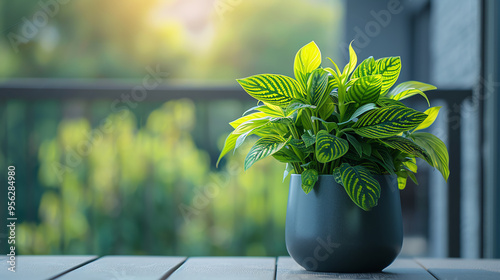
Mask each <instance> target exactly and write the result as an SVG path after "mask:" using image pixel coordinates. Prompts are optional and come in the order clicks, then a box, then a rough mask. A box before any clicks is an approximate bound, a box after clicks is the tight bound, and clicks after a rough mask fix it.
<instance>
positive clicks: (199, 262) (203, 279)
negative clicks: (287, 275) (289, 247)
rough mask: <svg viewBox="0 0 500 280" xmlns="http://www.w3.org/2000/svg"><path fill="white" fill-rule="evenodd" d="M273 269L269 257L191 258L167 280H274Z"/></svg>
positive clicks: (272, 261)
mask: <svg viewBox="0 0 500 280" xmlns="http://www.w3.org/2000/svg"><path fill="white" fill-rule="evenodd" d="M275 267H276V259H275V258H269V257H193V258H189V259H188V260H187V261H186V262H185V263H184V264H183V265H182V266H181V267H179V269H177V270H176V271H175V272H174V273H172V275H171V276H170V277H168V280H193V279H196V280H212V279H213V280H220V279H231V280H238V279H245V280H251V279H256V280H274V275H275Z"/></svg>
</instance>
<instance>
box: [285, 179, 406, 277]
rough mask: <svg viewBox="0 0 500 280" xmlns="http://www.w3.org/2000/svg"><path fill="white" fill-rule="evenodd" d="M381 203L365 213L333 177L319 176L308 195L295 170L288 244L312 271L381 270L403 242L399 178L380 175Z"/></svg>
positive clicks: (301, 261) (397, 252) (288, 220)
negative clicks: (397, 179) (397, 180)
mask: <svg viewBox="0 0 500 280" xmlns="http://www.w3.org/2000/svg"><path fill="white" fill-rule="evenodd" d="M375 178H376V179H377V181H379V183H380V186H381V194H380V199H379V201H378V205H377V206H375V207H374V208H373V209H372V210H371V211H364V210H362V209H360V208H359V207H358V206H356V205H355V204H354V203H353V202H352V200H351V199H350V198H349V196H348V195H347V193H346V192H345V190H344V187H342V186H341V185H339V184H337V183H336V182H335V179H334V178H333V176H332V175H320V176H319V180H318V181H317V182H316V185H315V186H314V189H313V190H312V191H311V192H310V193H309V194H305V193H304V191H303V190H302V188H301V177H300V175H297V174H293V175H292V177H291V180H290V192H289V196H288V206H287V214H286V247H287V250H288V253H289V254H290V256H291V257H292V258H293V259H294V260H295V261H296V262H297V263H298V264H300V265H301V266H302V267H304V268H305V269H307V270H310V271H324V272H376V271H381V270H382V269H384V268H385V267H387V266H388V265H389V264H391V263H392V262H393V261H394V259H395V258H396V257H397V255H398V254H399V252H400V250H401V245H402V243H403V222H402V215H401V202H400V197H399V189H398V187H397V182H396V180H395V178H393V177H391V176H376V177H375Z"/></svg>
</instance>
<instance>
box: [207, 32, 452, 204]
mask: <svg viewBox="0 0 500 280" xmlns="http://www.w3.org/2000/svg"><path fill="white" fill-rule="evenodd" d="M349 53H350V59H349V63H348V64H347V65H346V66H345V67H344V70H343V71H340V69H339V68H338V66H337V65H336V64H335V62H333V61H332V60H331V59H330V61H331V62H332V63H333V66H334V67H335V69H332V68H322V67H321V66H320V65H321V52H320V50H319V48H318V46H317V45H316V44H315V43H314V42H311V43H309V44H307V45H306V46H304V47H302V48H301V49H300V50H299V51H298V53H297V55H296V56H295V63H294V74H295V79H292V78H290V77H287V76H283V75H275V74H261V75H255V76H251V77H248V78H244V79H239V80H237V81H238V83H239V84H240V85H241V86H242V87H243V89H244V90H245V91H246V92H247V93H248V94H249V95H251V96H252V97H254V98H255V99H257V100H259V102H258V104H257V106H256V107H253V108H250V109H249V110H248V111H247V112H245V113H244V114H243V117H241V118H239V119H237V120H235V121H233V122H231V123H230V125H231V126H232V127H233V128H234V131H233V132H231V134H229V136H228V137H227V139H226V142H225V144H224V148H223V149H222V152H221V154H220V157H219V161H220V160H221V158H222V157H223V156H224V155H225V154H227V153H228V152H229V151H231V150H233V149H237V148H238V147H239V146H240V145H241V144H242V143H243V142H244V141H245V139H246V138H247V137H248V136H249V135H252V134H253V135H256V136H258V137H260V139H259V140H258V141H257V142H256V143H255V145H254V146H253V147H252V148H251V149H250V152H249V153H248V154H247V156H246V158H245V170H246V169H248V168H249V167H250V166H252V165H253V164H254V163H255V162H256V161H258V160H260V159H262V158H265V157H267V156H273V157H274V158H275V159H277V160H278V161H281V162H284V163H286V164H287V165H286V169H285V174H284V178H285V177H286V176H287V175H288V174H289V173H290V172H292V171H293V172H294V173H297V174H302V176H301V178H302V188H303V190H304V192H306V193H309V192H310V191H311V190H312V189H313V187H314V184H315V183H316V181H317V180H318V175H319V174H332V175H334V177H335V180H336V181H337V182H338V183H339V184H341V185H343V186H344V188H345V190H346V192H347V194H348V195H349V197H350V198H351V199H352V201H353V202H354V203H355V204H356V205H358V206H359V207H360V208H362V209H363V210H370V209H371V208H372V207H374V206H376V205H377V201H378V199H379V197H380V185H379V183H378V182H377V180H375V179H374V178H373V174H392V175H396V176H397V181H398V186H399V188H400V189H404V187H405V185H406V180H407V178H408V177H410V178H411V179H412V180H413V181H414V182H415V183H417V181H416V178H415V175H414V173H416V172H417V165H416V158H417V157H419V158H422V159H424V160H425V161H427V162H428V163H429V164H430V165H431V166H433V167H435V168H436V169H438V170H439V171H440V172H441V174H442V175H443V177H444V179H445V180H447V179H448V176H449V167H448V165H449V158H448V151H447V149H446V146H445V144H444V143H443V142H442V141H441V140H440V139H439V138H437V137H436V136H434V135H432V134H430V133H426V132H418V131H419V130H422V129H424V128H427V127H429V126H430V125H431V124H432V123H433V122H434V120H435V119H436V117H437V115H438V113H439V109H440V107H430V103H429V100H428V99H427V96H426V95H425V93H424V91H428V90H433V89H436V87H434V86H432V85H429V84H425V83H421V82H415V81H408V82H404V83H401V84H399V85H398V86H396V87H394V88H393V89H392V90H390V88H391V87H392V86H393V85H394V84H395V82H396V80H397V79H398V76H399V72H400V70H401V60H400V57H387V58H381V59H378V60H374V59H373V57H369V58H367V59H365V60H364V61H363V62H361V63H360V64H359V65H358V66H357V67H356V64H357V56H356V53H355V52H354V50H353V48H352V47H351V46H349ZM417 94H418V95H421V96H423V97H424V98H425V99H426V100H427V103H428V104H429V107H430V108H429V109H428V110H427V111H425V112H423V113H422V112H419V111H416V110H414V109H411V108H408V107H406V106H405V105H404V104H403V103H402V102H401V101H400V100H403V99H406V98H408V97H411V96H413V95H417ZM219 161H218V162H217V164H218V163H219Z"/></svg>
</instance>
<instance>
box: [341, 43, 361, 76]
mask: <svg viewBox="0 0 500 280" xmlns="http://www.w3.org/2000/svg"><path fill="white" fill-rule="evenodd" d="M357 63H358V56H357V55H356V52H355V51H354V49H353V48H352V42H351V43H350V44H349V63H347V65H346V66H345V67H344V71H342V77H343V78H344V79H347V78H348V77H349V75H351V73H352V72H353V71H354V69H355V68H356V64H357Z"/></svg>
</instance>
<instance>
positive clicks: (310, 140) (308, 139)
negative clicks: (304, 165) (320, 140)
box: [300, 133, 316, 147]
mask: <svg viewBox="0 0 500 280" xmlns="http://www.w3.org/2000/svg"><path fill="white" fill-rule="evenodd" d="M300 138H302V140H303V141H304V144H305V145H306V147H309V146H312V145H314V143H316V136H314V135H309V134H307V133H306V134H303V135H302V136H301V137H300Z"/></svg>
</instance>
